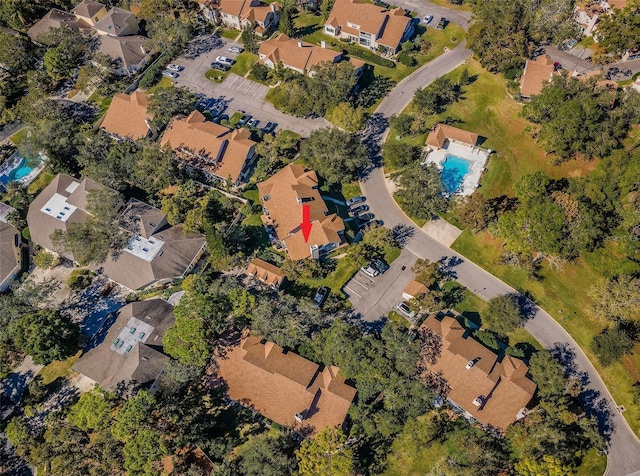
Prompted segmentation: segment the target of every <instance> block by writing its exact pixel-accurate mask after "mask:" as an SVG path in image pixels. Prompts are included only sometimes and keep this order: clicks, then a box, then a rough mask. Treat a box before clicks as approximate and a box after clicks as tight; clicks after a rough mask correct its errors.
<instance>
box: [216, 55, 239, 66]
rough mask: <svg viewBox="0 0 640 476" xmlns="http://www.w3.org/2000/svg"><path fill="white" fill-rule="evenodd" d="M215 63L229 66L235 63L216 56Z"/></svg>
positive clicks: (226, 58)
mask: <svg viewBox="0 0 640 476" xmlns="http://www.w3.org/2000/svg"><path fill="white" fill-rule="evenodd" d="M216 63H222V64H227V65H229V66H231V65H232V64H233V63H235V61H234V60H232V59H231V58H228V57H226V56H218V57H216Z"/></svg>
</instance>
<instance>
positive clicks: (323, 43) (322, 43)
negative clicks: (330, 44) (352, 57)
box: [320, 40, 327, 49]
mask: <svg viewBox="0 0 640 476" xmlns="http://www.w3.org/2000/svg"><path fill="white" fill-rule="evenodd" d="M320 46H322V47H323V48H325V49H326V47H327V42H326V41H324V40H322V41H320Z"/></svg>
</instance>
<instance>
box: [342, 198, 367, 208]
mask: <svg viewBox="0 0 640 476" xmlns="http://www.w3.org/2000/svg"><path fill="white" fill-rule="evenodd" d="M365 200H366V198H365V197H353V198H350V199H349V200H347V206H348V207H350V206H351V205H355V204H356V203H362V202H364V201H365Z"/></svg>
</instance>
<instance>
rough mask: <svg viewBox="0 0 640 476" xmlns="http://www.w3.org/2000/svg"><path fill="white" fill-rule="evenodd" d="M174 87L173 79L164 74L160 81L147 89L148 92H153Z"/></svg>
mask: <svg viewBox="0 0 640 476" xmlns="http://www.w3.org/2000/svg"><path fill="white" fill-rule="evenodd" d="M172 87H173V81H171V80H170V79H169V78H167V77H166V76H163V77H162V78H160V81H158V84H156V85H155V86H152V87H150V88H149V89H147V94H153V93H155V92H156V91H158V90H159V89H169V88H172Z"/></svg>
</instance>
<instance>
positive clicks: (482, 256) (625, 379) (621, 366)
mask: <svg viewBox="0 0 640 476" xmlns="http://www.w3.org/2000/svg"><path fill="white" fill-rule="evenodd" d="M500 244H501V242H500V241H499V240H497V239H495V238H493V237H492V236H491V235H489V234H488V233H486V232H485V233H480V234H478V235H473V234H472V233H471V232H470V231H469V230H466V231H464V232H463V233H462V234H461V235H460V237H459V238H458V239H457V240H456V242H455V243H454V244H453V249H455V250H456V251H458V252H459V253H461V254H462V255H465V256H473V261H474V262H475V263H477V264H478V265H480V266H482V267H483V268H484V269H486V270H487V271H489V272H490V273H492V274H494V275H495V276H497V277H499V278H500V279H502V280H503V281H505V282H506V283H508V284H510V285H511V286H513V287H514V288H516V289H518V290H520V291H527V292H529V293H531V296H532V297H533V298H534V299H535V301H536V302H537V303H538V304H539V305H540V306H541V307H543V308H544V309H545V310H546V311H547V312H549V313H550V314H551V315H552V316H553V317H554V318H555V319H556V321H558V323H559V324H560V325H562V327H564V328H565V330H566V331H567V332H569V334H571V336H572V337H573V338H574V339H575V340H576V342H577V343H578V344H579V345H580V347H582V349H583V350H584V351H585V352H586V354H587V356H589V359H590V360H591V362H592V363H593V365H594V366H595V367H596V369H597V370H598V372H599V374H600V376H601V377H602V378H603V380H604V381H605V383H606V384H607V387H608V388H609V391H610V392H611V393H612V394H613V397H614V398H615V400H616V403H617V404H618V405H624V406H625V408H626V411H625V413H624V416H625V417H626V419H627V421H628V422H629V424H630V425H631V427H632V428H633V430H634V431H635V432H636V434H638V433H640V407H638V405H636V404H634V402H633V394H632V389H631V385H632V384H633V383H634V382H635V381H636V380H638V379H640V371H639V370H638V369H640V345H636V347H635V349H634V352H633V353H632V354H630V355H628V356H625V358H624V359H623V361H622V362H618V363H615V364H613V365H611V366H610V367H607V368H603V367H602V366H601V365H599V364H598V362H597V360H596V358H595V356H594V355H593V353H592V352H591V351H590V350H589V344H590V342H591V339H592V338H593V336H594V335H596V334H597V333H599V332H600V331H601V330H602V329H604V328H605V327H606V325H607V323H606V322H604V321H603V320H597V319H595V318H593V317H591V316H590V315H589V314H588V313H587V309H588V306H589V302H590V300H589V297H588V296H587V294H586V291H587V290H588V289H589V287H590V286H591V285H592V284H593V283H594V282H595V281H596V280H597V279H599V278H600V277H601V276H603V275H608V274H611V273H612V272H613V271H614V270H617V271H618V272H620V273H624V272H625V271H628V270H629V269H625V268H629V267H630V266H632V265H630V264H625V263H623V262H621V261H618V262H616V261H615V260H614V259H613V258H612V256H613V255H614V253H615V250H614V249H611V248H610V247H609V248H608V249H605V250H601V251H598V252H595V253H589V254H587V255H586V256H585V257H584V258H581V259H579V260H576V261H575V262H572V263H569V264H567V265H565V266H564V267H563V269H562V270H561V271H557V270H549V269H548V268H543V269H542V272H541V273H540V274H541V275H542V277H543V279H542V280H540V281H536V280H533V279H531V278H530V277H529V276H528V274H527V272H526V271H524V270H523V269H520V268H515V267H513V266H508V265H500V264H497V263H498V261H499V257H500V256H499V254H500ZM607 256H608V257H609V258H606V257H607ZM605 258H606V259H605ZM612 260H613V261H612ZM603 263H606V264H607V267H606V268H602V267H600V265H602V264H603Z"/></svg>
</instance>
